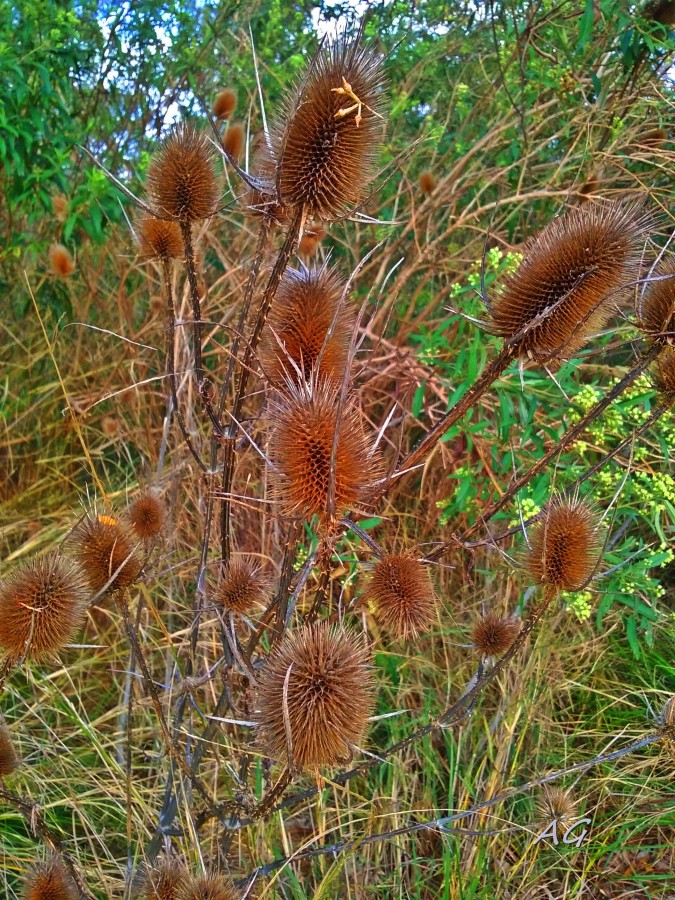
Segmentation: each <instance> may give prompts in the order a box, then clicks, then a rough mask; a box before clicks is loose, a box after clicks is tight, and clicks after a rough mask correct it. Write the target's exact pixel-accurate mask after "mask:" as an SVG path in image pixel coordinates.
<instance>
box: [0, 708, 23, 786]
mask: <svg viewBox="0 0 675 900" xmlns="http://www.w3.org/2000/svg"><path fill="white" fill-rule="evenodd" d="M18 766H19V758H18V756H17V755H16V750H15V749H14V742H13V741H12V735H11V734H10V731H9V728H8V727H7V723H6V722H5V720H4V718H3V717H2V716H0V778H5V776H7V775H11V774H12V772H14V771H15V769H17V768H18Z"/></svg>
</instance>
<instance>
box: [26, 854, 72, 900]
mask: <svg viewBox="0 0 675 900" xmlns="http://www.w3.org/2000/svg"><path fill="white" fill-rule="evenodd" d="M79 895H80V892H79V891H78V890H77V888H76V887H75V884H74V883H73V879H72V878H71V877H70V875H69V873H68V872H67V870H66V867H65V866H64V865H63V863H62V862H61V860H60V859H59V857H58V856H51V857H50V858H49V859H48V860H46V861H45V862H36V863H34V864H33V865H32V866H31V868H30V869H29V870H28V873H27V875H26V878H25V880H24V888H23V900H78V897H79Z"/></svg>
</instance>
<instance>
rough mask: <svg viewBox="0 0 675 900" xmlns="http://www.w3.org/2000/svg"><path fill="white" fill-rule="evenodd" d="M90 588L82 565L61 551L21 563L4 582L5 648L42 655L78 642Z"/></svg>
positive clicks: (0, 611)
mask: <svg viewBox="0 0 675 900" xmlns="http://www.w3.org/2000/svg"><path fill="white" fill-rule="evenodd" d="M88 600H89V592H88V591H87V588H86V583H85V580H84V578H83V573H82V572H81V571H80V569H79V567H78V566H76V565H75V564H74V563H73V562H72V561H71V560H69V559H67V558H66V557H64V556H61V555H59V554H58V553H47V554H45V555H44V556H41V557H38V558H37V559H34V560H31V561H30V562H28V563H25V564H23V565H20V566H18V567H17V568H16V569H15V570H14V571H13V572H12V573H11V574H10V575H9V576H8V577H7V578H6V579H5V580H4V581H3V582H2V584H0V647H1V648H2V649H3V650H5V652H6V653H8V654H9V655H10V656H12V657H15V658H18V659H21V658H23V657H24V656H25V657H26V658H27V659H41V658H43V657H45V656H48V655H50V654H51V653H55V652H56V651H57V650H60V649H61V648H62V647H64V646H65V645H66V644H67V643H68V642H69V641H70V640H72V638H73V636H74V634H75V632H76V631H77V629H78V628H79V627H80V625H81V624H82V619H83V618H84V613H85V610H86V608H87V602H88Z"/></svg>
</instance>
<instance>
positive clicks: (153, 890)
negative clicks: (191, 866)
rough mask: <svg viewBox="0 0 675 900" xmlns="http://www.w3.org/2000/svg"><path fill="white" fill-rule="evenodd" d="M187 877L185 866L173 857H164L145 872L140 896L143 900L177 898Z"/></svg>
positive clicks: (175, 899) (169, 899)
mask: <svg viewBox="0 0 675 900" xmlns="http://www.w3.org/2000/svg"><path fill="white" fill-rule="evenodd" d="M188 878H189V875H188V871H187V869H186V868H185V866H183V865H181V864H180V863H179V862H178V861H177V860H175V859H164V860H162V862H160V863H159V865H157V866H155V867H153V868H151V869H148V871H147V872H146V874H145V878H144V879H143V884H142V886H141V891H140V896H141V897H142V898H143V900H179V897H180V896H181V894H180V891H181V890H182V889H183V888H185V886H186V885H187V882H188Z"/></svg>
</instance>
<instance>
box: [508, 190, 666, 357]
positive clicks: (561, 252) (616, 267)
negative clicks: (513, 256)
mask: <svg viewBox="0 0 675 900" xmlns="http://www.w3.org/2000/svg"><path fill="white" fill-rule="evenodd" d="M651 225H652V217H651V216H650V215H649V214H648V213H647V212H645V208H644V206H643V205H642V204H641V203H635V202H622V203H612V204H607V205H603V206H597V205H595V204H584V205H583V206H579V207H577V208H576V209H573V210H570V211H569V212H568V213H567V214H566V215H564V216H560V217H559V218H556V219H553V221H552V222H550V223H549V224H548V225H547V226H546V228H544V229H543V231H541V232H540V234H539V235H538V236H537V237H536V238H535V239H534V240H533V241H532V242H531V243H530V244H529V245H528V246H527V247H526V252H525V258H524V259H523V261H522V262H521V264H520V266H519V267H518V269H517V270H516V271H515V272H514V273H513V274H512V275H509V276H507V277H506V279H505V281H504V284H503V288H502V290H501V292H500V293H499V294H498V295H497V297H496V298H495V300H494V304H493V309H492V319H493V322H494V327H495V330H496V332H497V333H498V334H499V335H501V336H502V337H503V338H504V339H506V340H512V341H513V342H514V344H515V346H516V349H517V351H518V355H519V356H521V357H529V358H532V359H535V360H541V361H544V362H546V361H548V360H552V361H558V360H562V359H567V358H569V357H571V356H573V355H574V354H575V353H576V351H577V350H579V348H580V347H582V346H583V345H584V343H585V342H586V341H587V340H588V338H589V337H590V335H591V334H592V333H593V332H594V331H596V330H597V329H598V328H600V327H602V326H603V325H604V323H605V322H606V321H607V319H608V318H609V316H610V315H611V312H612V310H613V308H614V307H615V305H616V300H617V296H618V293H619V290H620V289H621V288H623V289H625V288H627V287H629V286H630V283H631V282H633V281H634V280H635V279H636V278H637V276H638V270H639V263H640V256H639V251H640V249H641V246H642V242H643V240H644V239H645V236H646V234H647V232H648V229H649V228H650V226H651Z"/></svg>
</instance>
